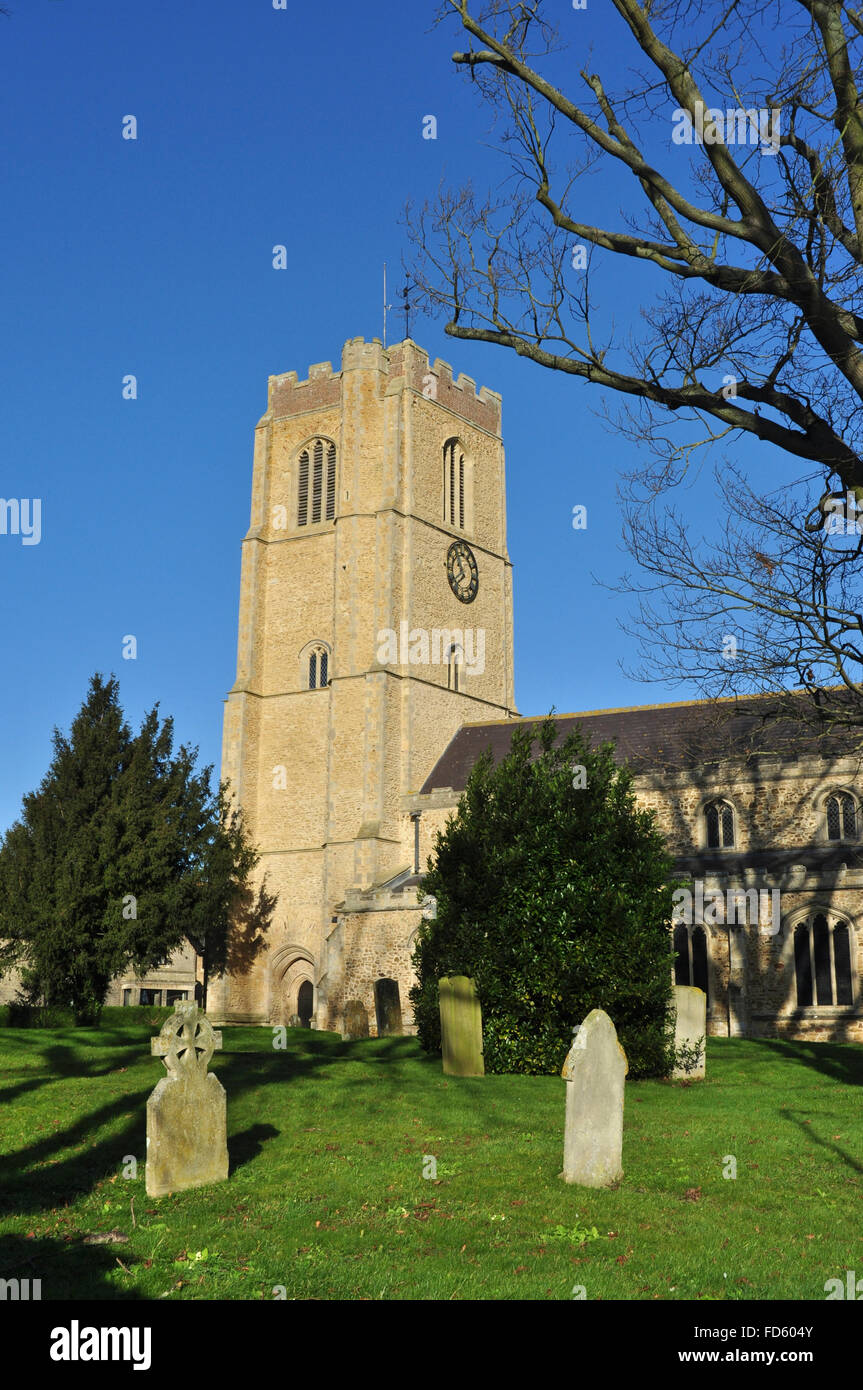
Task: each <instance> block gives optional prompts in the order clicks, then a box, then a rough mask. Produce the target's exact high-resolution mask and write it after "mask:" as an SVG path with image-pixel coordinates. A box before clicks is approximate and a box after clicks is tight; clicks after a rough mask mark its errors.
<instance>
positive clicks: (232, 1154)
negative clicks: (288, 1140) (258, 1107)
mask: <svg viewBox="0 0 863 1390" xmlns="http://www.w3.org/2000/svg"><path fill="white" fill-rule="evenodd" d="M280 1134H281V1130H280V1129H276V1128H275V1127H274V1126H273V1125H252V1126H251V1127H250V1128H249V1129H244V1130H242V1131H241V1132H240V1133H239V1134H232V1135H231V1136H230V1138H229V1139H228V1160H229V1165H230V1166H229V1170H228V1171H229V1176H230V1174H233V1173H236V1171H237V1169H238V1168H242V1167H243V1166H244V1164H246V1163H251V1161H252V1159H253V1158H257V1156H258V1154H259V1153H262V1152H263V1147H264V1140H266V1139H278V1137H279V1135H280Z"/></svg>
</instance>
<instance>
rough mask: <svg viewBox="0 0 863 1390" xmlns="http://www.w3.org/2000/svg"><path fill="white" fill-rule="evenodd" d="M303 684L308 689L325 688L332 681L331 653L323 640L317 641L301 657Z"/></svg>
mask: <svg viewBox="0 0 863 1390" xmlns="http://www.w3.org/2000/svg"><path fill="white" fill-rule="evenodd" d="M300 661H301V666H302V672H301V674H302V678H303V684H304V685H305V687H306V689H307V690H323V689H324V687H325V686H327V685H329V683H330V653H329V649H328V648H327V647H325V646H324V644H323V642H316V643H315V644H314V646H312V647H308V648H307V649H306V653H305V657H304V658H303V657H301V658H300Z"/></svg>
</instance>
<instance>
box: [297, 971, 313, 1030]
mask: <svg viewBox="0 0 863 1390" xmlns="http://www.w3.org/2000/svg"><path fill="white" fill-rule="evenodd" d="M314 1011H315V990H314V986H313V984H312V982H311V980H303V983H302V984H301V985H300V987H299V989H298V990H297V1013H298V1014H299V1017H300V1027H301V1028H311V1026H312V1015H313V1014H314Z"/></svg>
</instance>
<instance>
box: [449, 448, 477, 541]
mask: <svg viewBox="0 0 863 1390" xmlns="http://www.w3.org/2000/svg"><path fill="white" fill-rule="evenodd" d="M471 487H472V472H471V466H470V462H469V460H468V458H467V455H466V454H465V451H464V447H463V445H462V444H461V442H460V440H458V439H448V440H447V442H446V444H445V445H444V446H443V519H444V525H446V526H453V527H455V529H456V530H458V531H465V530H469V529H470V527H471V515H472V505H473V497H472V492H471Z"/></svg>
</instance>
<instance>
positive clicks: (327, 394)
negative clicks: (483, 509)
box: [267, 338, 501, 435]
mask: <svg viewBox="0 0 863 1390" xmlns="http://www.w3.org/2000/svg"><path fill="white" fill-rule="evenodd" d="M353 371H373V372H377V373H378V374H379V376H380V379H381V380H380V386H379V390H380V393H381V395H384V394H388V393H389V392H391V391H394V390H396V391H397V390H401V389H408V390H412V391H416V392H417V394H419V395H421V396H424V397H425V398H426V399H429V400H434V401H437V403H438V404H439V405H443V406H445V407H446V408H447V409H448V410H451V411H453V413H454V414H456V415H458V416H460V417H461V418H462V419H463V420H467V421H469V422H470V423H471V424H474V425H477V426H479V428H480V429H484V430H488V431H489V433H491V434H495V435H499V434H500V430H501V397H500V395H499V394H498V392H497V391H492V390H490V388H489V387H487V386H482V387H480V389H479V390H477V386H476V382H475V381H474V380H473V378H472V377H469V376H466V375H465V374H464V373H463V372H462V373H461V374H460V375H459V376H458V377H457V378H456V380H453V369H452V367H451V366H450V364H449V362H444V361H442V359H441V358H439V357H438V358H435V361H434V363H433V364H432V365H431V366H429V357H428V353H427V352H426V351H425V350H424V349H423V348H421V347H420V346H419V344H418V343H415V342H414V341H413V339H411V338H405V339H403V340H402V342H400V343H395V344H394V345H393V346H392V347H390V348H385V347H384V346H383V344H382V342H381V340H380V338H372V339H371V341H370V342H366V340H365V339H364V338H350V339H348V341H347V342H346V343H345V345H344V347H343V349H342V364H341V369H340V370H339V371H333V366H332V363H331V362H316V363H313V364H312V366H310V367H309V372H308V376H307V377H306V378H305V379H304V380H302V381H300V380H299V378H298V376H297V373H296V372H283V373H281V374H280V375H278V376H271V377H270V378H269V383H268V393H267V413H268V415H270V416H271V417H278V416H284V415H298V414H300V413H301V412H303V411H305V410H317V409H322V408H326V407H329V406H338V404H339V401H340V398H341V391H342V378H343V376H344V374H345V373H346V372H353Z"/></svg>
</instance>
